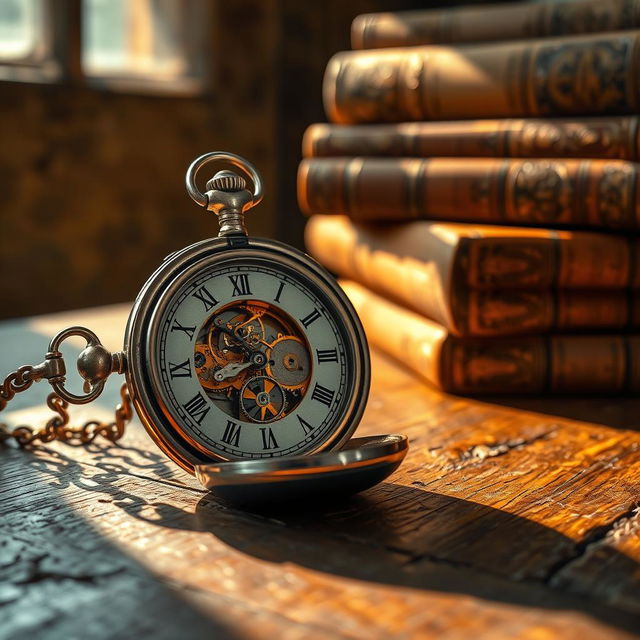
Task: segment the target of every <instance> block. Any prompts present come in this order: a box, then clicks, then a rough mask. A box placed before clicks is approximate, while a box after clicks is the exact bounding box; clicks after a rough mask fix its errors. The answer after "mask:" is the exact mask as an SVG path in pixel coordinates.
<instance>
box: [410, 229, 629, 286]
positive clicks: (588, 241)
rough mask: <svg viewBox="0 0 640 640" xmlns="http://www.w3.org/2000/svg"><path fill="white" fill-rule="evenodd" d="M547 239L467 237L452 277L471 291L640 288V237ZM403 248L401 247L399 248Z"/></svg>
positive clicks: (560, 235) (556, 234)
mask: <svg viewBox="0 0 640 640" xmlns="http://www.w3.org/2000/svg"><path fill="white" fill-rule="evenodd" d="M547 233H548V236H547V237H517V236H514V235H512V236H508V235H506V234H505V236H503V237H500V236H496V237H491V236H489V237H465V238H460V239H459V241H458V250H457V252H456V256H455V261H454V262H453V264H452V266H451V269H452V272H453V277H452V280H453V281H454V282H456V283H460V285H462V286H466V287H468V288H470V289H478V290H488V289H546V288H548V289H551V288H560V289H625V288H632V287H638V286H640V273H638V266H639V265H638V261H637V260H636V256H637V255H640V240H638V239H637V238H629V237H625V236H619V235H609V234H597V233H588V232H574V233H567V232H562V231H548V232H547ZM398 249H399V248H398Z"/></svg>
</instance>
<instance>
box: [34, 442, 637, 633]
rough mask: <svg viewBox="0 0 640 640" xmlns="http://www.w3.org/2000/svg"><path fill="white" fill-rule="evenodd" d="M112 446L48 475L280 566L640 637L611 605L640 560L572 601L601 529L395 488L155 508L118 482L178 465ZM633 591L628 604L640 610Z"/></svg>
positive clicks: (60, 459) (610, 572)
mask: <svg viewBox="0 0 640 640" xmlns="http://www.w3.org/2000/svg"><path fill="white" fill-rule="evenodd" d="M100 449H101V450H100V451H99V452H96V455H97V458H96V471H95V473H94V474H93V475H87V469H86V467H81V466H80V465H79V464H78V463H77V462H76V461H75V460H73V459H72V458H69V457H67V456H65V455H64V454H62V453H60V452H59V451H55V452H54V451H49V452H48V454H50V455H51V456H52V460H53V461H54V462H55V464H54V465H51V460H49V461H47V464H46V465H44V466H43V469H42V471H43V472H44V473H46V474H48V475H50V476H51V477H52V478H57V480H54V482H53V484H54V485H55V483H56V482H60V481H61V482H63V483H66V484H73V485H75V486H78V487H80V488H82V489H85V490H86V491H88V492H97V493H101V494H104V495H106V496H109V498H110V500H111V501H112V502H113V503H114V504H115V505H116V506H118V507H119V508H121V509H123V510H125V511H126V512H127V513H129V514H130V515H132V516H133V517H136V518H138V519H140V520H143V521H145V522H151V523H153V524H155V525H157V526H161V527H167V528H172V529H179V530H191V531H200V532H208V533H211V534H213V535H215V536H216V537H217V538H219V539H221V540H222V541H224V542H225V543H226V544H228V545H229V546H231V547H233V548H236V549H238V550H239V551H241V552H243V553H245V554H249V555H252V556H255V557H256V558H260V559H262V560H265V561H268V562H273V563H295V564H298V565H300V566H304V567H307V568H309V569H313V570H315V571H319V572H324V573H330V574H335V575H339V576H344V577H348V578H353V579H357V580H363V581H369V582H375V583H381V584H388V585H396V586H404V587H409V588H413V589H421V590H430V591H434V592H450V593H460V594H467V595H470V596H474V597H478V598H483V599H485V600H488V601H495V602H503V603H509V604H516V605H524V606H530V607H536V608H539V609H540V610H541V611H542V610H544V609H548V610H559V609H563V610H570V609H573V610H576V611H581V612H583V613H587V614H588V615H590V616H593V617H595V618H597V619H600V620H602V621H603V622H605V623H606V624H610V625H616V626H618V627H620V628H624V629H628V630H637V617H636V616H635V615H632V614H631V613H625V612H624V611H621V610H619V609H616V608H614V607H612V606H607V605H606V597H607V595H608V594H609V593H611V592H612V591H613V589H614V588H615V586H616V585H625V584H629V583H631V584H632V583H633V577H632V576H633V575H634V573H635V572H637V571H638V564H637V563H636V562H634V561H633V560H632V559H630V558H629V557H627V556H626V555H624V554H622V553H620V552H618V551H616V550H615V549H612V548H611V547H608V546H606V545H600V546H599V548H598V551H597V556H595V557H597V561H595V562H596V565H597V566H596V567H595V569H596V571H598V570H600V572H599V574H598V575H597V576H595V575H592V576H591V581H590V582H589V581H588V582H583V583H582V587H581V589H582V590H583V591H584V595H574V594H573V593H571V591H576V589H578V587H577V586H576V585H577V584H578V583H579V579H576V574H575V573H572V570H571V569H572V567H574V568H575V566H576V565H572V563H574V562H576V564H579V563H580V559H581V558H583V557H584V554H585V552H586V553H588V552H589V549H588V545H589V544H591V543H597V541H598V540H600V539H601V538H602V537H603V536H604V533H605V530H604V529H594V530H592V531H591V532H590V533H589V534H588V535H587V536H586V537H585V538H584V540H583V541H582V542H580V543H576V542H575V541H573V540H571V539H570V538H568V537H566V536H564V535H562V534H560V533H558V532H557V531H555V530H553V529H551V528H549V527H546V526H544V525H541V524H538V523H536V522H533V521H531V520H528V519H526V518H521V517H519V516H516V515H513V514H509V513H507V512H505V511H501V510H499V509H494V508H492V507H487V506H484V505H482V504H478V503H475V502H470V501H467V500H462V499H459V498H455V497H452V496H447V495H442V494H437V493H433V492H430V491H426V490H423V489H422V488H420V487H406V486H401V485H396V484H392V483H383V484H381V485H378V486H377V487H375V488H374V489H371V490H369V491H367V492H365V493H363V494H360V495H359V496H355V497H353V498H351V499H347V500H346V501H343V502H340V503H334V504H331V505H321V504H314V505H313V510H312V511H310V510H305V509H304V508H303V507H301V506H300V505H297V506H294V507H291V506H290V505H288V508H287V509H282V508H281V509H277V508H271V509H270V510H268V511H263V512H262V513H260V512H255V511H254V512H247V511H240V510H237V509H234V508H232V507H230V506H225V505H221V504H219V503H218V502H216V501H215V499H214V498H213V496H212V495H211V494H207V493H204V492H203V496H202V498H201V499H200V500H199V502H198V503H197V505H196V509H195V513H191V512H189V511H185V510H183V509H180V508H178V507H176V506H174V505H171V504H166V503H164V502H160V501H150V500H148V499H147V498H145V497H144V496H142V495H139V492H136V490H135V487H134V488H131V489H130V488H127V490H124V489H122V488H121V487H119V486H117V485H116V484H115V483H116V480H118V479H121V478H122V474H123V473H128V474H129V475H132V474H133V475H137V474H141V477H143V475H144V474H145V473H146V472H149V471H150V472H151V474H152V475H153V476H156V477H157V474H160V475H163V474H164V472H166V471H167V470H168V469H169V467H167V463H166V460H165V459H164V458H163V457H162V456H160V455H157V454H155V453H151V452H149V451H142V450H138V449H136V448H134V447H117V446H113V445H108V446H105V447H101V448H100ZM156 481H157V480H156ZM160 481H161V482H171V481H170V480H166V479H165V480H162V479H160ZM61 486H64V485H61ZM137 486H139V485H137ZM185 489H186V487H185ZM191 491H193V489H191ZM147 495H148V494H147ZM595 557H594V558H591V570H592V573H593V569H594V566H593V565H594V560H595ZM570 565H571V566H570ZM603 576H604V577H603ZM582 578H584V575H582ZM587 580H589V579H587ZM605 581H606V582H605ZM628 589H629V595H628V599H630V600H631V601H633V602H635V601H636V600H637V598H635V597H634V596H633V595H632V594H631V587H628ZM623 595H624V594H623Z"/></svg>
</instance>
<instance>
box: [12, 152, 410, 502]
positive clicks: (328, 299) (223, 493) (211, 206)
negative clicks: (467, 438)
mask: <svg viewBox="0 0 640 640" xmlns="http://www.w3.org/2000/svg"><path fill="white" fill-rule="evenodd" d="M212 163H216V164H217V163H223V164H224V166H227V167H233V168H234V169H238V170H240V173H238V172H236V171H232V170H229V169H228V168H227V169H223V170H220V171H218V172H217V173H216V174H215V175H214V176H213V178H211V179H210V180H209V181H208V182H207V183H206V191H205V192H204V193H202V192H201V191H200V190H199V189H198V187H197V185H196V176H197V174H198V172H199V171H200V170H201V169H202V168H203V167H204V166H205V165H210V164H212ZM246 178H248V179H249V180H250V182H251V183H252V185H251V186H252V189H249V188H247V187H248V184H247V180H246ZM186 188H187V192H188V193H189V195H190V196H191V198H192V199H193V200H194V201H195V202H196V203H198V204H199V205H200V206H201V207H203V208H204V209H205V210H206V211H211V212H213V213H215V214H216V215H217V218H218V222H219V234H218V236H217V237H215V238H210V239H207V240H202V241H200V242H197V243H195V244H193V245H191V246H188V247H186V248H184V249H181V250H178V251H176V252H175V253H172V254H171V255H169V256H167V257H166V258H165V259H164V261H163V262H162V264H161V265H160V266H159V267H158V268H157V269H156V271H155V272H154V273H153V274H152V275H151V277H150V278H149V279H148V280H147V282H146V283H145V284H144V286H143V287H142V289H141V291H140V293H139V294H138V296H137V298H136V300H135V303H134V305H133V308H132V311H131V314H130V316H129V321H128V323H127V327H126V330H125V336H124V348H123V350H122V351H121V352H118V353H110V352H109V351H107V350H106V349H105V348H104V347H103V346H102V345H101V344H100V341H99V339H98V337H97V336H96V335H95V334H94V333H93V332H92V331H90V330H89V329H86V328H84V327H70V328H68V329H65V330H64V331H61V332H60V333H59V334H58V335H57V336H55V337H54V339H53V340H52V341H51V343H50V345H49V352H48V353H47V354H46V359H45V361H44V362H43V363H42V364H40V365H36V366H34V367H22V368H21V369H19V370H18V371H16V372H14V373H13V374H11V375H10V376H9V377H8V378H7V380H5V383H4V386H3V387H2V388H0V409H2V408H4V406H5V405H6V403H7V401H8V400H10V399H11V397H13V395H15V393H16V392H18V391H21V390H23V388H26V386H30V385H31V383H32V382H36V381H38V380H41V379H47V380H48V381H49V382H50V384H51V385H52V386H53V390H54V394H52V396H53V397H52V396H50V398H49V405H50V406H51V407H52V408H53V409H56V410H57V411H58V413H59V415H60V416H61V418H57V419H53V421H50V423H49V424H48V425H47V427H48V431H47V430H46V428H45V430H44V431H43V432H39V433H35V434H34V433H33V431H32V430H31V429H28V428H27V430H26V431H24V429H25V428H22V429H23V431H20V430H19V429H18V430H14V431H12V432H11V431H8V430H6V431H5V433H4V436H5V437H9V436H14V437H15V438H16V439H18V441H21V442H22V443H23V444H28V443H31V442H33V441H34V440H35V439H38V438H39V439H40V440H45V441H48V440H52V439H56V438H57V439H69V438H71V437H74V436H77V437H79V439H80V440H83V441H87V440H90V439H92V438H93V437H95V436H96V435H98V434H101V435H105V436H107V437H108V438H110V439H112V440H115V439H117V438H118V437H120V435H121V434H122V432H123V429H124V422H125V421H126V420H127V419H128V418H129V417H130V415H131V410H130V406H129V401H130V402H131V403H132V404H133V407H134V408H135V410H136V412H137V414H138V416H139V417H140V420H141V422H142V424H143V425H144V427H145V429H146V430H147V432H148V433H149V435H150V436H151V438H152V439H153V440H154V442H155V443H156V444H157V445H158V447H160V449H161V450H162V451H163V452H164V453H165V454H166V455H167V456H168V457H169V458H171V459H172V460H173V461H174V462H176V463H177V464H178V465H179V466H180V467H182V468H183V469H184V470H185V471H187V472H189V473H191V474H195V475H196V477H197V478H198V479H199V480H200V482H201V483H202V484H203V485H204V486H205V487H206V488H208V489H210V490H212V491H213V492H214V493H215V494H216V495H218V497H221V498H223V499H225V500H232V501H234V502H252V501H255V500H259V501H263V500H271V499H275V500H277V499H279V498H280V497H283V496H285V495H286V496H287V498H289V497H291V496H293V495H298V496H305V497H306V496H309V495H311V494H318V493H326V494H333V493H336V492H337V493H345V494H347V493H352V492H354V491H359V490H362V489H364V488H367V487H369V486H371V485H373V484H375V483H376V482H379V481H380V480H382V479H383V478H384V477H386V476H387V475H389V474H390V473H391V472H392V471H393V470H395V468H397V466H398V465H399V464H400V462H401V461H402V459H403V457H404V455H405V454H406V450H407V439H406V437H404V436H400V435H384V436H374V437H368V438H352V437H351V436H352V435H353V433H354V431H355V429H356V427H357V426H358V423H359V421H360V419H361V417H362V414H363V412H364V408H365V405H366V401H367V396H368V392H369V378H370V362H369V351H368V347H367V342H366V338H365V334H364V331H363V329H362V325H361V324H360V321H359V319H358V317H357V315H356V312H355V310H354V309H353V307H352V305H351V303H350V302H349V300H348V298H347V297H346V295H345V294H344V293H343V291H342V290H341V289H340V287H339V286H338V285H337V283H336V282H335V280H334V279H333V277H332V276H331V275H330V274H329V273H328V272H327V271H326V270H325V269H324V268H323V267H322V266H320V265H319V264H318V263H317V262H316V261H315V260H313V259H312V258H310V257H309V256H308V255H306V254H304V253H303V252H301V251H298V250H297V249H294V248H292V247H290V246H288V245H286V244H283V243H281V242H276V241H274V240H269V239H261V238H253V237H251V236H249V235H248V234H247V230H246V227H245V220H244V218H245V214H246V213H247V211H249V209H251V208H252V207H254V206H255V205H257V204H258V203H259V202H260V201H261V200H262V180H261V178H260V175H259V174H258V172H257V170H256V169H255V167H253V165H252V164H251V163H249V162H248V161H247V160H245V159H243V158H241V157H240V156H237V155H235V154H232V153H224V152H217V151H216V152H211V153H207V154H205V155H203V156H201V157H199V158H197V159H196V160H195V161H194V162H193V163H192V164H191V166H190V167H189V168H188V170H187V174H186ZM74 335H75V336H81V337H83V338H85V339H86V341H87V346H86V348H85V349H84V350H83V351H82V352H81V353H80V356H79V357H78V362H77V366H78V371H79V373H80V375H81V376H82V378H83V379H84V380H85V388H84V394H83V395H75V394H73V393H71V392H70V391H69V390H68V389H66V387H65V376H66V369H65V364H64V360H63V358H62V354H61V353H60V350H59V349H60V345H61V343H62V342H63V341H64V340H65V339H67V338H68V337H70V336H74ZM111 373H123V374H124V375H125V378H126V384H125V385H124V388H123V391H122V397H123V405H122V406H121V407H119V410H118V411H119V413H118V412H117V413H116V421H115V422H114V423H113V424H111V425H98V426H97V427H96V424H95V423H91V426H90V427H89V426H88V425H85V427H84V428H81V429H76V430H74V429H72V428H70V427H68V426H67V424H66V412H65V413H64V414H63V413H61V412H60V410H59V407H62V409H63V410H64V409H66V406H67V405H68V403H75V404H84V403H87V402H90V401H92V400H94V399H95V398H97V397H98V396H99V395H100V393H101V392H102V390H103V388H104V384H105V380H106V378H107V377H108V376H109V375H110V374H111ZM91 427H93V428H91Z"/></svg>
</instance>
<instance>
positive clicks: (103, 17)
mask: <svg viewBox="0 0 640 640" xmlns="http://www.w3.org/2000/svg"><path fill="white" fill-rule="evenodd" d="M208 4H209V3H208V2H201V1H200V0H75V1H74V0H56V2H55V9H54V3H53V2H51V0H49V1H48V2H47V1H46V0H0V79H5V80H22V81H27V82H33V81H35V82H51V81H60V80H64V79H66V80H74V81H79V82H83V83H86V84H89V85H93V86H99V87H103V88H111V89H116V90H126V91H128V90H133V91H154V92H157V91H161V92H188V93H191V92H195V91H198V90H200V89H201V88H202V80H203V72H204V67H205V62H206V60H205V58H206V57H207V56H204V55H202V52H203V51H204V50H205V48H204V45H205V38H207V36H208V34H207V33H206V28H207V26H206V25H207V20H206V18H207V13H208ZM25 67H29V69H28V71H25Z"/></svg>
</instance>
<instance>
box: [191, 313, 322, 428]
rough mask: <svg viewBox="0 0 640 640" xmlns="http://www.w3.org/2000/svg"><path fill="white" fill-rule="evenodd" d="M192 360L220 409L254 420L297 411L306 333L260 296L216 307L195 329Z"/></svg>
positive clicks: (303, 384)
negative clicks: (196, 335) (196, 329)
mask: <svg viewBox="0 0 640 640" xmlns="http://www.w3.org/2000/svg"><path fill="white" fill-rule="evenodd" d="M194 362H195V369H196V374H197V376H198V378H199V380H200V383H201V384H202V387H203V388H204V389H205V390H206V392H207V395H208V396H209V398H210V399H211V400H213V401H214V402H216V403H217V404H218V406H219V408H220V409H222V410H223V411H224V412H225V413H227V414H228V415H230V416H233V417H235V418H240V419H245V418H246V419H247V420H249V421H251V422H258V423H264V422H273V421H274V420H278V419H280V418H283V417H284V416H285V415H287V413H288V412H289V411H292V410H293V409H295V407H297V406H298V404H299V403H300V401H301V400H302V398H303V397H304V394H305V392H306V391H307V388H308V386H309V380H310V377H311V356H310V353H309V347H308V345H307V343H306V341H305V340H304V334H301V333H300V329H299V327H298V326H297V325H296V323H295V321H294V320H293V319H292V318H291V316H289V315H288V314H286V313H285V312H284V311H283V310H282V309H280V308H278V307H275V306H272V305H270V304H268V303H266V302H263V301H260V300H248V301H236V302H232V303H231V304H228V305H227V306H225V307H223V308H222V309H218V310H217V311H216V312H215V313H214V314H213V315H212V316H211V317H210V318H209V319H208V320H207V322H206V323H205V324H204V325H203V326H202V327H201V329H200V331H199V332H198V337H197V339H196V345H195V353H194ZM267 387H268V388H267Z"/></svg>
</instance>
